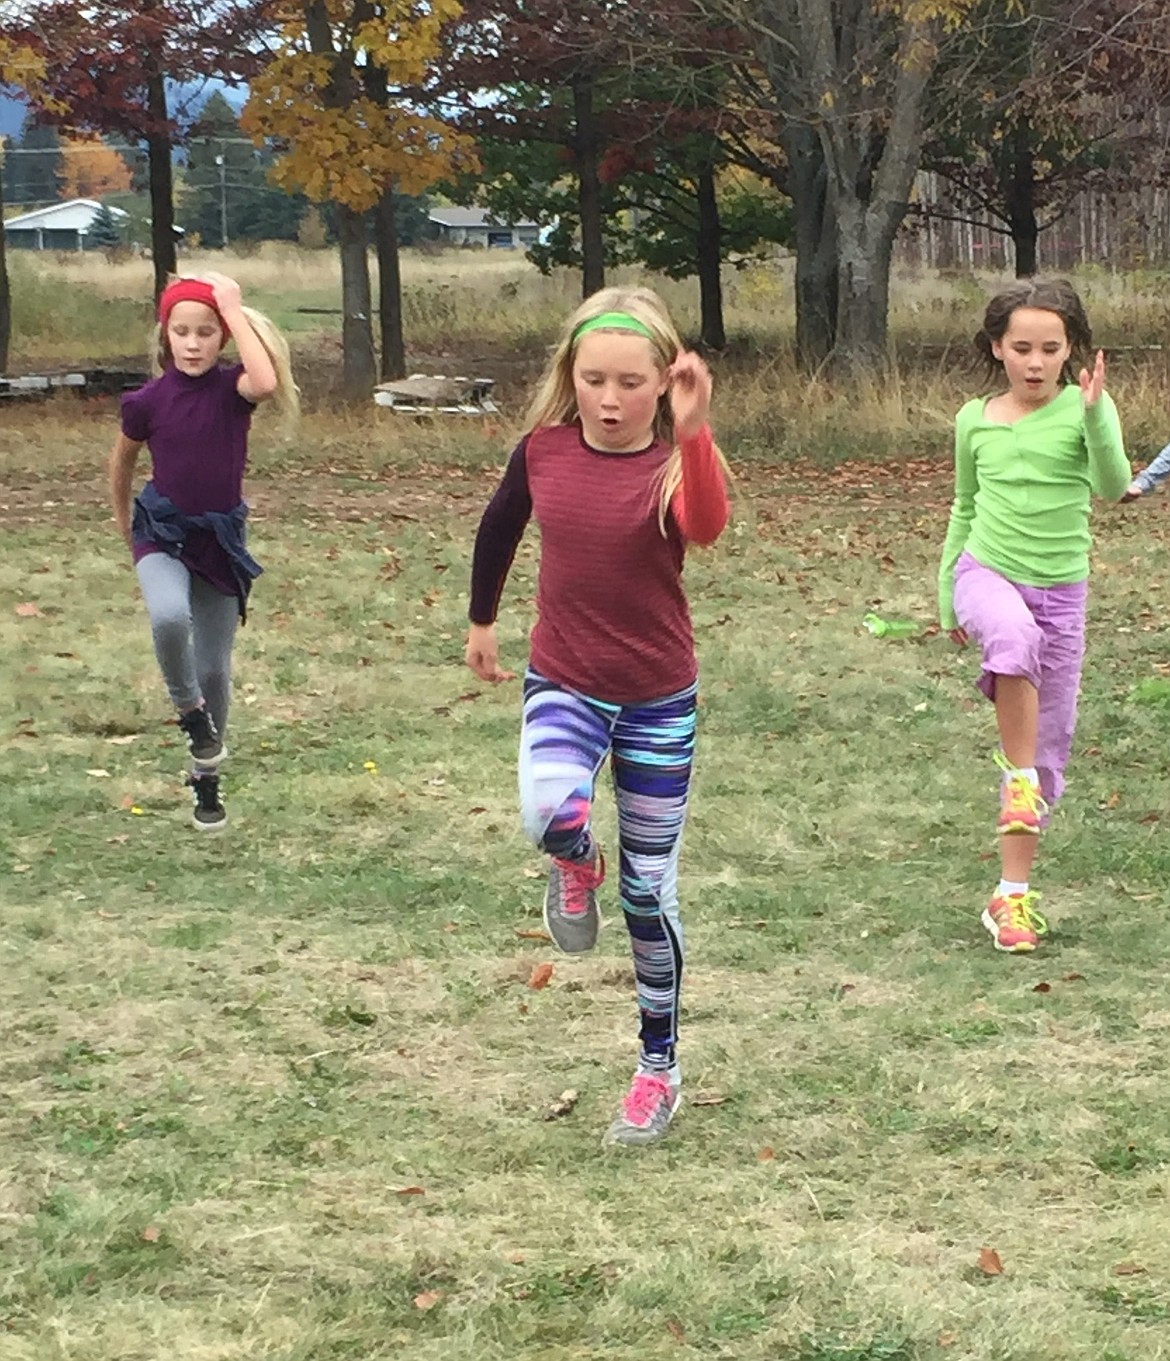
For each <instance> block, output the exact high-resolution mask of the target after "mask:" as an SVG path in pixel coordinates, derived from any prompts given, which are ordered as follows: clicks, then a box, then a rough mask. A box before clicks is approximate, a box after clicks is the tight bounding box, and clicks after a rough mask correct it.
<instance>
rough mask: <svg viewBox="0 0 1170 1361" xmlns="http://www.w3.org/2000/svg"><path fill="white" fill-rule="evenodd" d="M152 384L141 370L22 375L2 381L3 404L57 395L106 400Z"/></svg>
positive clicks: (78, 370)
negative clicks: (64, 392)
mask: <svg viewBox="0 0 1170 1361" xmlns="http://www.w3.org/2000/svg"><path fill="white" fill-rule="evenodd" d="M149 381H150V374H149V373H146V372H145V371H144V370H140V369H105V368H92V369H71V370H68V371H62V372H60V373H22V374H15V375H13V376H12V377H7V378H5V377H0V401H2V400H4V399H5V398H7V399H8V400H10V401H33V402H35V401H44V399H45V398H46V397H50V396H52V395H53V394H54V393H55V392H62V391H68V392H73V393H75V394H76V395H77V396H79V397H106V396H111V395H116V394H118V393H120V392H130V391H132V390H133V389H134V388H140V387H142V386H143V384H144V383H148V382H149Z"/></svg>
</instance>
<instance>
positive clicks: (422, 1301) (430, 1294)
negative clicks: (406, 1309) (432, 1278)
mask: <svg viewBox="0 0 1170 1361" xmlns="http://www.w3.org/2000/svg"><path fill="white" fill-rule="evenodd" d="M442 1298H443V1292H442V1291H441V1290H424V1291H423V1292H422V1294H421V1295H416V1296H415V1297H414V1307H415V1308H416V1309H433V1308H434V1307H435V1305H436V1304H438V1303H439V1301H440V1300H441V1299H442Z"/></svg>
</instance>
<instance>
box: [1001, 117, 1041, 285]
mask: <svg viewBox="0 0 1170 1361" xmlns="http://www.w3.org/2000/svg"><path fill="white" fill-rule="evenodd" d="M1009 166H1010V173H1009V174H1008V175H1007V176H1005V183H1004V197H1005V198H1006V200H1007V214H1008V225H1009V226H1010V227H1011V231H1012V245H1013V246H1014V247H1015V253H1016V278H1017V279H1027V278H1031V276H1032V275H1033V274H1035V273H1036V254H1037V252H1036V241H1037V238H1038V237H1039V235H1040V228H1039V225H1038V224H1037V222H1036V157H1035V152H1034V150H1033V147H1032V126H1031V124H1030V123H1029V122H1028V120H1027V119H1026V118H1021V119H1020V121H1019V122H1018V123H1017V124H1016V126H1015V128H1014V129H1013V131H1012V139H1011V152H1010V158H1009Z"/></svg>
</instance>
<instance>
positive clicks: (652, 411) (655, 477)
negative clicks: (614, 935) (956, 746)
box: [466, 288, 728, 1144]
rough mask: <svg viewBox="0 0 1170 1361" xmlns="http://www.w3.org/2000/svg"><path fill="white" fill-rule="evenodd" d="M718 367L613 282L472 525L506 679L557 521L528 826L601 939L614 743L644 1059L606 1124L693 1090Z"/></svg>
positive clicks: (528, 714)
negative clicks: (691, 874)
mask: <svg viewBox="0 0 1170 1361" xmlns="http://www.w3.org/2000/svg"><path fill="white" fill-rule="evenodd" d="M710 399H711V377H710V374H709V373H708V371H707V367H706V365H705V364H704V363H703V361H702V360H701V359H700V358H699V357H698V356H697V355H695V354H690V353H687V352H685V351H684V350H683V348H682V343H681V341H680V340H679V336H678V332H677V331H676V330H675V328H674V325H673V323H672V322H671V320H670V317H669V315H668V314H667V311H666V308H665V307H664V306H663V304H662V301H661V300H660V299H659V298H658V297H657V295H656V294H654V293H652V292H650V290H648V289H642V288H634V289H621V288H610V289H603V290H602V291H601V292H600V293H596V294H594V296H593V297H591V298H590V299H589V300H588V301H587V302H586V303H584V304H583V305H582V307H580V308H579V309H578V311H577V312H576V313H575V314H574V316H573V317H572V318H571V319H570V320H569V323H568V325H567V326H566V328H565V332H564V334H563V336H562V339H561V343H560V345H559V347H558V348H557V350H556V352H555V354H554V355H553V358H552V360H551V362H550V364H549V368H548V371H547V372H546V374H545V377H544V380H543V382H542V384H541V388H540V391H539V393H538V395H537V397H536V400H535V401H534V403H533V406H532V408H531V410H530V412H529V418H528V422H527V425H528V429H529V433H528V434H527V435H525V437H524V438H523V439H522V440H521V441H520V443H519V445H518V446H517V447H516V449H515V451H514V452H513V454H512V456H511V459H510V460H509V463H508V467H507V470H506V471H505V473H504V477H503V480H502V481H501V483H500V486H499V488H498V490H497V491H496V494H495V495H494V496H493V498H492V500H491V503H490V504H489V505H488V508H487V510H486V511H485V513H484V516H483V520H482V521H481V523H480V526H479V532H478V534H477V536H476V541H475V554H474V560H473V565H472V585H471V610H470V615H471V630H470V633H469V635H468V640H467V654H466V658H467V664H468V665H469V666H470V667H471V669H472V670H473V671H474V672H475V674H476V675H477V676H479V677H480V679H481V680H486V681H493V682H498V681H504V680H511V679H513V678H514V673H512V672H510V671H505V670H503V669H501V666H500V661H499V649H498V646H497V642H496V627H495V620H496V614H497V611H498V607H499V601H500V596H501V593H502V591H503V588H504V582H505V580H506V578H507V575H508V571H509V568H510V567H511V564H512V559H513V557H514V556H515V553H516V549H517V547H518V545H519V543H520V539H521V537H522V536H523V533H524V529H525V527H526V525H527V523H528V521H529V519H530V518H535V519H536V521H537V523H538V524H539V526H540V531H541V556H540V569H539V576H538V585H537V620H536V624H535V626H534V628H533V630H532V637H531V653H530V658H529V666H528V669H527V672H526V674H525V678H524V713H523V726H522V731H521V739H520V796H521V805H522V810H523V817H524V824H525V829H526V830H527V832H528V834H529V835H530V836H531V838H532V840H533V841H534V842H536V844H537V845H538V846H540V847H541V849H542V850H544V851H546V852H548V854H549V855H550V856H551V858H552V859H551V864H550V866H549V874H548V887H547V890H546V892H545V900H544V918H545V923H546V925H547V927H548V931H549V935H550V936H551V937H552V939H553V940H554V942H555V943H556V944H557V945H558V946H559V947H560V948H561V949H562V950H565V951H567V952H568V953H570V954H577V953H581V952H582V951H585V950H589V949H591V948H592V947H593V945H594V944H595V943H596V940H597V933H598V929H599V926H600V922H601V918H600V913H599V911H598V906H597V889H598V888H599V887H600V885H601V883H602V881H603V880H604V877H605V858H604V856H603V855H602V854H601V851H600V849H599V848H598V846H597V843H596V841H595V840H594V838H593V833H592V831H591V827H590V823H591V813H592V806H593V797H594V785H595V781H596V777H597V774H598V771H599V770H600V769H601V766H602V765H603V763H604V762H605V760H606V759H607V758H609V760H610V764H611V768H612V773H613V781H614V789H615V794H616V798H617V806H618V826H619V834H618V837H619V847H618V849H619V859H620V876H619V878H620V886H619V896H620V899H621V906H622V911H623V913H624V916H625V920H626V925H627V927H628V929H629V933H630V939H631V943H632V946H633V954H634V971H635V974H636V977H637V983H638V1006H639V1011H640V1014H641V1053H640V1055H639V1059H638V1066H637V1071H636V1072H635V1074H634V1078H633V1082H632V1083H631V1085H630V1088H629V1091H628V1092H627V1094H626V1096H625V1099H624V1101H623V1102H622V1106H621V1109H620V1111H619V1112H618V1116H617V1118H616V1119H615V1120H614V1122H613V1124H612V1125H611V1126H610V1128H609V1130H608V1132H607V1134H606V1140H607V1142H610V1143H617V1144H645V1143H652V1142H653V1141H655V1140H656V1139H659V1138H661V1137H662V1135H663V1134H665V1132H666V1129H667V1126H668V1125H669V1124H670V1120H671V1117H672V1116H673V1114H674V1112H675V1110H676V1109H677V1108H678V1104H679V1100H680V1096H681V1072H680V1069H679V1064H678V1058H677V1055H676V1048H675V1047H676V1043H677V1031H678V1005H679V988H680V984H681V979H682V967H683V933H682V924H681V922H680V920H679V912H678V893H677V879H678V856H679V849H680V846H681V840H682V831H683V824H684V821H685V818H686V809H687V796H688V793H689V789H690V778H691V768H692V762H693V756H694V743H695V707H696V692H697V665H696V660H695V645H694V637H693V634H692V630H691V619H690V611H689V610H688V608H687V600H686V595H685V593H684V591H683V586H682V569H683V559H684V555H685V552H686V548H687V545H688V544H690V543H698V544H709V543H713V542H714V541H715V539H717V538H718V537H719V535H720V533H721V532H722V530H723V527H724V525H725V524H726V523H727V515H728V505H727V490H726V483H725V476H724V474H725V470H726V465H725V463H724V461H723V456H722V455H721V454H720V452H719V450H718V449H717V448H716V447H715V444H714V442H713V441H712V438H711V432H710V428H709V427H708V424H707V414H708V409H709V406H710Z"/></svg>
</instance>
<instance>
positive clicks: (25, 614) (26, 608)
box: [13, 600, 42, 619]
mask: <svg viewBox="0 0 1170 1361" xmlns="http://www.w3.org/2000/svg"><path fill="white" fill-rule="evenodd" d="M13 613H14V614H18V615H20V617H21V618H22V619H40V618H41V617H42V616H41V611H40V606H39V605H34V604H33V603H32V601H31V600H30V601H27V602H26V603H25V604H23V605H17V607H16V609H15V610H14V611H13Z"/></svg>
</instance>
